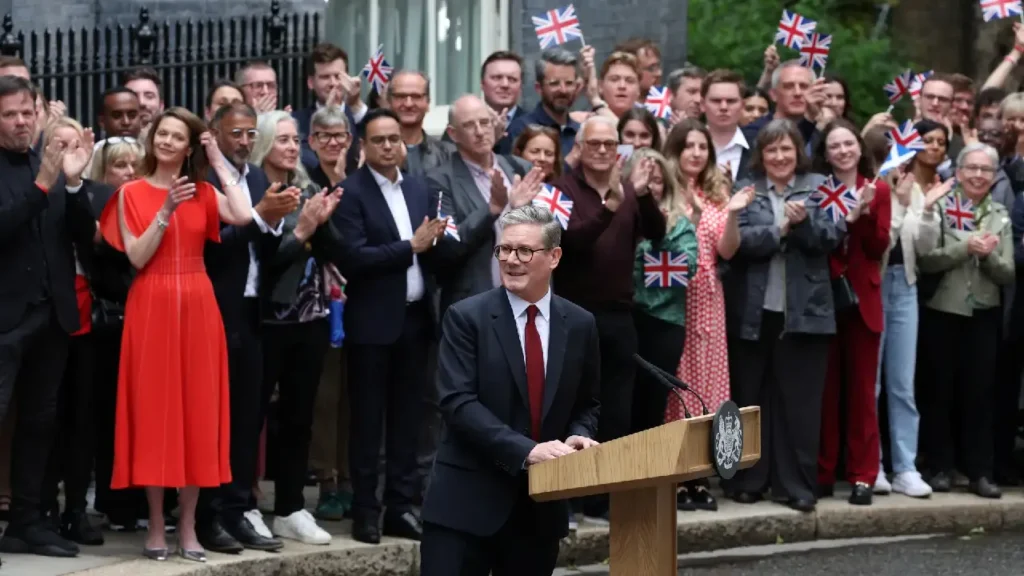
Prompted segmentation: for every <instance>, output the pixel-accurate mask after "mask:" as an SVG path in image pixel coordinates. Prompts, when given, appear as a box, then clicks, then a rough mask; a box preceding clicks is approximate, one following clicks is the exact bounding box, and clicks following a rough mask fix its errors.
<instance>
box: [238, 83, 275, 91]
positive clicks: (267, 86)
mask: <svg viewBox="0 0 1024 576" xmlns="http://www.w3.org/2000/svg"><path fill="white" fill-rule="evenodd" d="M242 87H243V88H252V89H253V90H257V91H258V90H277V82H249V83H248V84H242Z"/></svg>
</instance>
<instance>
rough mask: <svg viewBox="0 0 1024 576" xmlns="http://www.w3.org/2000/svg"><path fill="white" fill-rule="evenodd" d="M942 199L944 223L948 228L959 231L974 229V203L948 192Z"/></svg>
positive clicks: (971, 230)
mask: <svg viewBox="0 0 1024 576" xmlns="http://www.w3.org/2000/svg"><path fill="white" fill-rule="evenodd" d="M942 201H943V204H944V205H945V209H946V210H945V212H946V224H947V225H948V226H949V227H950V228H953V229H954V230H959V231H961V232H973V231H974V229H975V226H974V204H973V203H972V202H971V201H970V200H969V199H967V198H961V197H960V196H959V195H958V194H950V195H949V196H946V197H945V198H943V199H942Z"/></svg>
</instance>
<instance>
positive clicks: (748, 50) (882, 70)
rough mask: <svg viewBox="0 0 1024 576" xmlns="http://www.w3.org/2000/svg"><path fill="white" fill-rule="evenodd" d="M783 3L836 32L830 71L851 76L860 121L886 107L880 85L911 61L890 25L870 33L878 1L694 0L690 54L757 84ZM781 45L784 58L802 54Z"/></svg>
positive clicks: (695, 61) (698, 62)
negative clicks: (896, 42)
mask: <svg viewBox="0 0 1024 576" xmlns="http://www.w3.org/2000/svg"><path fill="white" fill-rule="evenodd" d="M891 4H895V2H892V3H891ZM783 6H785V7H786V8H788V9H790V10H795V11H796V12H798V13H800V14H801V15H803V16H806V17H807V18H810V19H811V20H815V21H816V22H817V23H818V26H817V31H818V32H821V33H824V34H831V35H832V48H831V51H830V53H829V58H828V67H827V68H826V73H832V74H838V75H840V76H842V77H843V78H844V79H845V80H846V81H847V83H848V84H849V86H850V100H851V103H852V110H853V114H854V117H855V118H856V119H857V120H858V121H860V122H864V121H866V120H867V119H868V118H869V117H870V116H871V115H872V114H874V113H876V112H880V111H883V110H885V109H886V108H887V107H888V105H889V101H888V99H887V98H886V97H885V93H884V92H883V91H882V86H883V85H884V84H886V83H887V82H889V81H890V80H892V78H893V77H894V76H895V75H896V74H898V73H899V72H901V71H902V70H905V69H907V68H911V67H912V66H911V63H909V62H905V61H901V60H900V58H899V57H898V56H897V54H896V53H895V50H894V49H893V46H892V43H891V41H890V37H889V34H888V30H886V31H883V33H882V34H881V35H880V36H879V37H878V38H872V31H873V29H874V26H875V18H876V17H877V7H876V3H875V2H873V1H871V0H799V1H797V2H785V3H782V2H778V1H777V0H743V1H740V2H737V1H735V0H690V1H689V8H688V11H689V35H688V37H687V59H688V60H689V61H690V62H692V63H693V64H696V65H698V66H700V67H702V68H704V69H707V70H712V69H715V68H730V69H733V70H737V71H739V72H740V73H742V74H743V75H744V77H746V78H747V80H748V82H749V83H750V84H751V85H753V84H754V83H756V82H757V79H758V78H759V77H760V74H761V69H762V67H763V59H764V58H763V55H764V50H765V48H766V47H767V46H768V45H769V44H771V43H772V42H773V41H774V37H775V30H776V27H777V26H778V22H779V17H780V16H781V14H782V8H783ZM778 49H779V56H780V57H781V58H782V60H783V61H786V60H789V59H792V58H796V57H797V56H798V55H799V54H798V53H797V52H796V51H795V50H791V49H789V48H786V47H785V46H781V45H779V46H778ZM915 71H916V70H915ZM904 100H905V101H906V100H907V99H904ZM902 104H903V106H907V105H908V104H909V102H903V103H902ZM901 112H902V113H903V115H901ZM901 112H896V113H895V115H896V116H897V119H899V118H902V117H905V116H906V113H909V111H907V110H903V111H901Z"/></svg>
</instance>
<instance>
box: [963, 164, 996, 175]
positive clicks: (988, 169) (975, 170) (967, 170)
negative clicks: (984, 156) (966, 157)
mask: <svg viewBox="0 0 1024 576" xmlns="http://www.w3.org/2000/svg"><path fill="white" fill-rule="evenodd" d="M960 170H963V173H964V174H967V175H968V176H970V175H971V174H982V175H985V176H991V175H992V174H995V173H996V169H995V168H993V167H992V166H983V165H981V164H968V165H966V166H961V167H960Z"/></svg>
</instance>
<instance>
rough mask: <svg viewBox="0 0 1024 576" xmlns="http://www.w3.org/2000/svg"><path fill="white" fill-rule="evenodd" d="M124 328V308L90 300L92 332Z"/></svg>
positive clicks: (94, 299) (110, 303)
mask: <svg viewBox="0 0 1024 576" xmlns="http://www.w3.org/2000/svg"><path fill="white" fill-rule="evenodd" d="M122 326H124V307H123V306H121V305H120V304H118V303H116V302H111V301H110V300H104V299H103V298H96V297H95V294H94V295H93V300H92V327H93V329H94V330H105V329H111V328H118V329H119V328H121V327H122Z"/></svg>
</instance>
